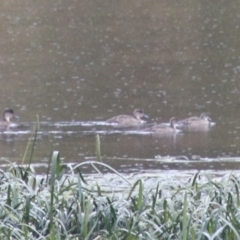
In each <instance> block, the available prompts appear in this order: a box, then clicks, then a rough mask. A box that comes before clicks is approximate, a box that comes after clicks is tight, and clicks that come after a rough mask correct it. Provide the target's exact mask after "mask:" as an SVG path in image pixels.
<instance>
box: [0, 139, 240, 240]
mask: <svg viewBox="0 0 240 240" xmlns="http://www.w3.org/2000/svg"><path fill="white" fill-rule="evenodd" d="M34 136H35V137H36V135H34ZM99 140H100V139H99V138H97V143H98V144H99V147H97V151H98V152H99V153H100V142H99ZM30 155H31V157H30V159H29V164H27V165H24V166H25V167H22V166H16V165H14V164H10V166H9V168H8V169H7V170H0V239H54V240H55V239H78V240H88V239H89V240H102V239H110V240H115V239H126V240H137V239H144V240H145V239H184V240H187V239H199V240H205V239H212V240H217V239H227V240H228V239H229V240H234V239H240V195H239V194H240V181H239V176H238V175H237V174H236V175H233V174H228V175H225V176H222V177H219V178H215V179H214V178H210V177H209V176H208V175H205V174H200V173H196V174H194V175H192V176H191V177H190V178H186V177H181V173H179V176H176V175H175V176H171V175H163V176H157V177H150V176H143V175H137V177H136V176H135V178H134V177H130V176H127V175H125V176H123V175H121V174H120V173H118V172H117V171H116V170H114V169H113V168H111V167H110V166H108V165H106V164H104V163H103V162H100V161H96V162H94V161H91V162H84V163H80V164H78V165H76V166H74V167H72V166H66V165H64V164H62V163H61V162H60V158H59V153H58V152H56V151H55V152H53V154H52V156H51V158H50V159H49V168H48V172H47V174H46V175H44V176H40V175H36V174H35V171H34V169H33V168H32V167H31V161H32V157H33V150H31V154H30ZM98 159H99V160H100V159H101V157H100V154H99V157H98ZM25 161H26V160H25ZM86 164H89V165H91V166H92V167H93V168H94V169H95V170H97V172H98V177H99V178H100V179H101V181H98V180H97V179H94V178H93V177H92V178H91V180H86V179H87V178H89V176H87V175H85V176H84V175H83V174H82V173H81V167H82V166H84V165H86ZM99 166H101V167H102V166H104V167H105V168H108V169H109V171H112V172H113V175H111V176H114V178H112V177H109V176H108V175H107V174H102V173H101V171H100V170H99ZM104 183H105V184H104Z"/></svg>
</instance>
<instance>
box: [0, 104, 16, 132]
mask: <svg viewBox="0 0 240 240" xmlns="http://www.w3.org/2000/svg"><path fill="white" fill-rule="evenodd" d="M18 118H19V117H18V116H16V115H15V114H14V111H13V110H12V109H9V108H6V109H5V110H4V111H3V112H2V120H1V121H0V128H7V127H8V126H9V125H10V123H11V120H12V119H18Z"/></svg>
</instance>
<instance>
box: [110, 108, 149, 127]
mask: <svg viewBox="0 0 240 240" xmlns="http://www.w3.org/2000/svg"><path fill="white" fill-rule="evenodd" d="M143 118H148V115H146V114H145V113H144V111H143V110H142V109H135V110H134V111H133V116H130V115H119V116H115V117H113V118H110V119H108V120H107V121H106V122H108V123H116V124H119V125H121V126H134V125H141V124H143V123H145V121H144V120H142V119H143Z"/></svg>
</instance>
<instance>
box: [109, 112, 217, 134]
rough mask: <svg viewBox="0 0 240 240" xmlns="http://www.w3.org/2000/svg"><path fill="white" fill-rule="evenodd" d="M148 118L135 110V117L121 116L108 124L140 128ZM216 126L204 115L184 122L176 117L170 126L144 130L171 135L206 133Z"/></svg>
mask: <svg viewBox="0 0 240 240" xmlns="http://www.w3.org/2000/svg"><path fill="white" fill-rule="evenodd" d="M146 118H148V116H147V115H146V114H145V113H144V111H143V110H141V109H135V110H134V111H133V116H130V115H119V116H116V117H113V118H110V119H108V120H107V122H108V123H115V124H117V125H119V126H122V127H124V126H140V125H142V124H144V123H146V122H145V121H144V119H146ZM212 125H214V123H213V122H212V120H211V118H210V117H209V116H208V114H207V113H202V114H201V115H200V116H199V117H190V118H186V119H183V120H180V121H179V120H178V119H177V118H176V117H173V118H171V119H170V124H169V125H166V124H164V123H162V124H155V125H153V126H151V127H148V128H145V129H143V131H147V132H152V133H157V134H170V133H176V132H181V131H201V130H203V131H205V130H208V129H209V128H210V126H212Z"/></svg>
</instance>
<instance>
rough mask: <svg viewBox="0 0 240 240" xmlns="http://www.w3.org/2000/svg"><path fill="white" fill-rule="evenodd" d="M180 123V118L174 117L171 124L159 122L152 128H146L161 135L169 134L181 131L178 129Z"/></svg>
mask: <svg viewBox="0 0 240 240" xmlns="http://www.w3.org/2000/svg"><path fill="white" fill-rule="evenodd" d="M178 125H179V124H178V119H177V118H176V117H172V118H171V119H170V125H166V124H158V125H154V126H152V127H150V128H146V129H144V130H145V131H149V132H152V133H155V134H159V135H168V134H174V133H178V132H181V131H180V130H179V129H178Z"/></svg>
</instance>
